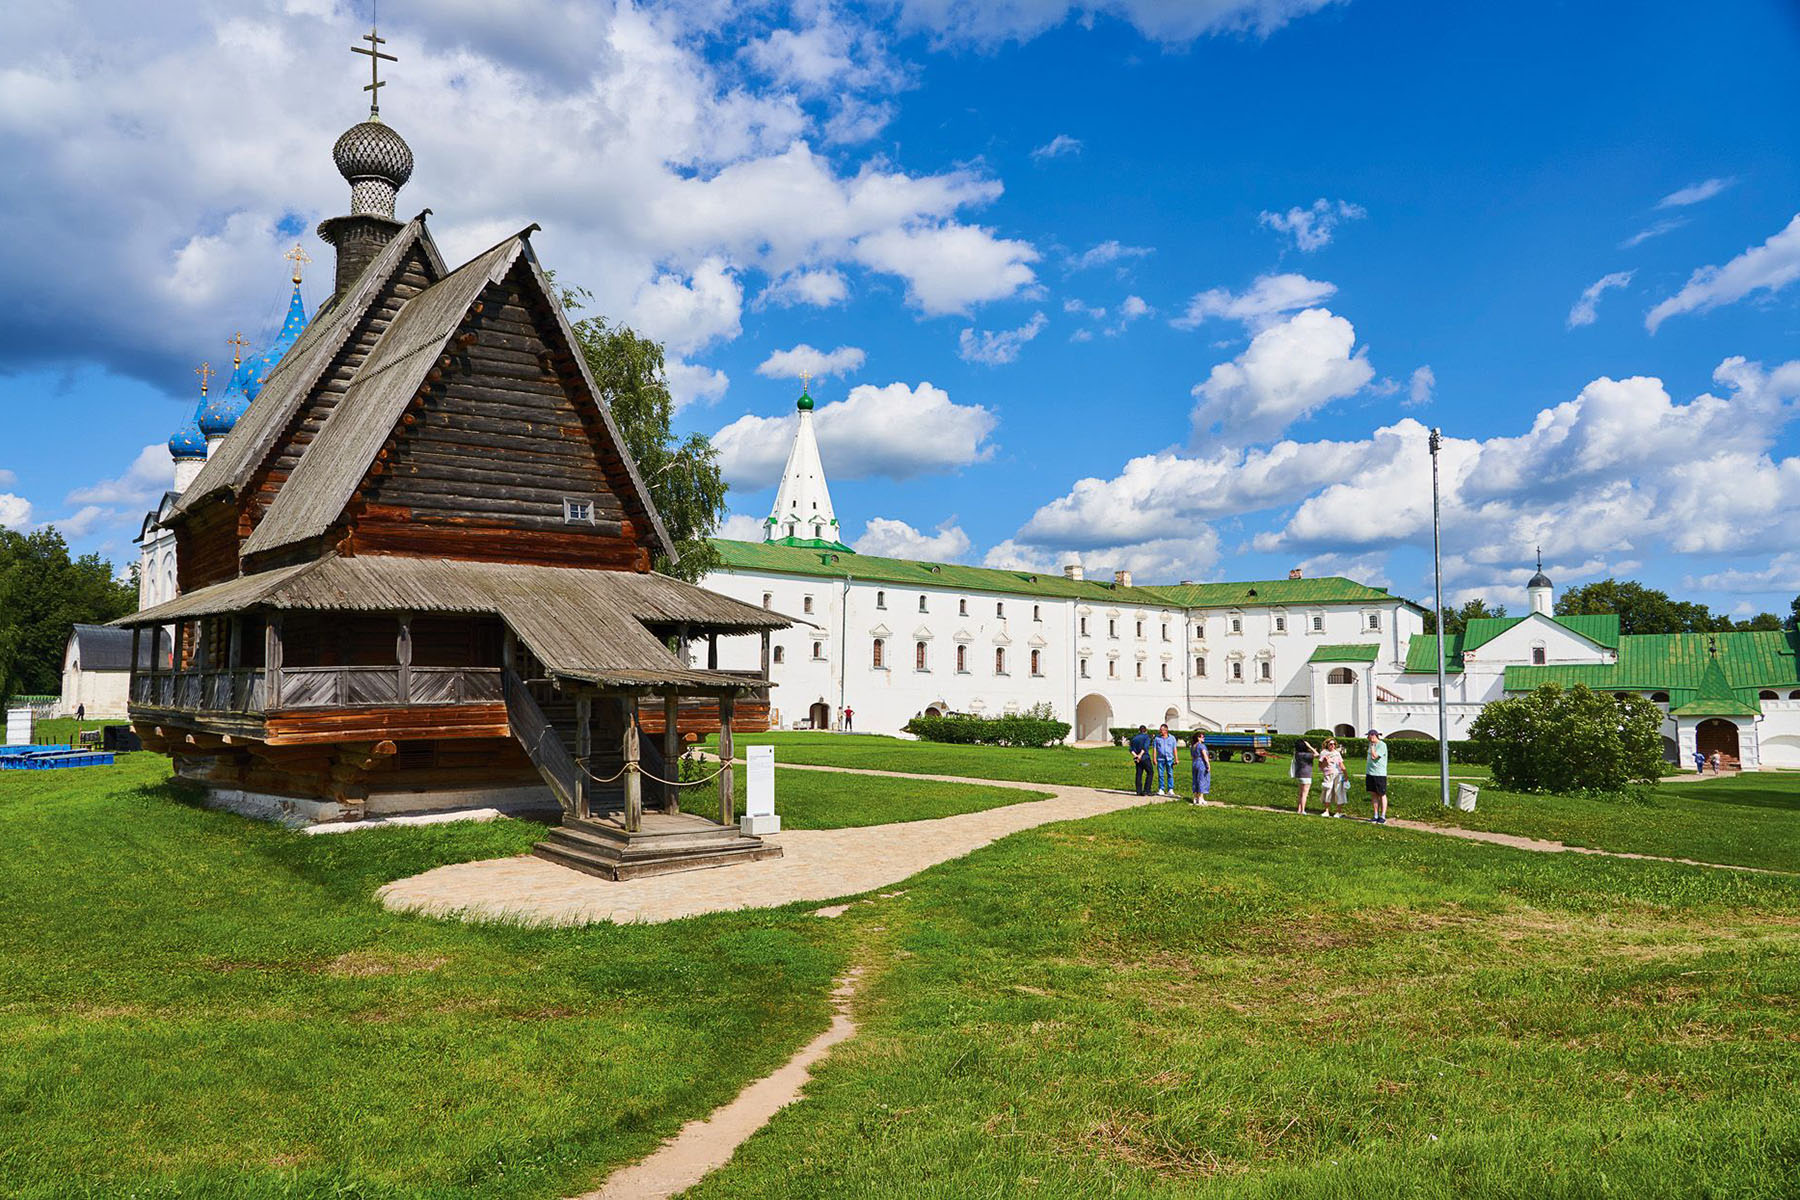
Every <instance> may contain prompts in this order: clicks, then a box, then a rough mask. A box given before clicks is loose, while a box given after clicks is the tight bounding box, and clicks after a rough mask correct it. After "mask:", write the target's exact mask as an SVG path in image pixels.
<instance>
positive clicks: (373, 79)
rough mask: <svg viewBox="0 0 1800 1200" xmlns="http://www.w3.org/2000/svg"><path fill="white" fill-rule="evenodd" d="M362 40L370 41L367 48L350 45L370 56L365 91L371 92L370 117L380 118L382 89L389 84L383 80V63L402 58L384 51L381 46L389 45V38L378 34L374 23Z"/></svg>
mask: <svg viewBox="0 0 1800 1200" xmlns="http://www.w3.org/2000/svg"><path fill="white" fill-rule="evenodd" d="M362 40H363V41H365V42H367V43H369V47H368V49H366V50H365V49H363V48H362V47H361V46H352V47H350V53H352V54H366V55H368V56H369V82H367V83H365V84H363V91H365V92H367V93H369V118H370V119H371V120H380V119H381V89H382V88H384V87H386V86H387V84H385V83H383V82H382V81H381V64H382V63H383V62H384V61H385V62H399V61H400V60H399V59H397V58H395V57H394V56H393V55H392V54H384V53H382V50H381V48H382V47H383V46H385V45H387V39H386V38H384V37H380V36H378V35H377V34H376V32H375V26H374V24H373V23H371V24H370V25H369V32H367V33H365V34H363V36H362Z"/></svg>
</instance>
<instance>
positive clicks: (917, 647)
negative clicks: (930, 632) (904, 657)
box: [913, 642, 929, 671]
mask: <svg viewBox="0 0 1800 1200" xmlns="http://www.w3.org/2000/svg"><path fill="white" fill-rule="evenodd" d="M928 669H929V668H928V667H927V666H926V665H925V643H924V642H914V643H913V670H915V671H924V670H928Z"/></svg>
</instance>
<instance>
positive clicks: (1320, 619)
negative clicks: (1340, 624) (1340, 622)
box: [1312, 613, 1325, 633]
mask: <svg viewBox="0 0 1800 1200" xmlns="http://www.w3.org/2000/svg"><path fill="white" fill-rule="evenodd" d="M1312 631H1313V632H1314V633H1324V632H1325V614H1324V613H1314V614H1313V615H1312Z"/></svg>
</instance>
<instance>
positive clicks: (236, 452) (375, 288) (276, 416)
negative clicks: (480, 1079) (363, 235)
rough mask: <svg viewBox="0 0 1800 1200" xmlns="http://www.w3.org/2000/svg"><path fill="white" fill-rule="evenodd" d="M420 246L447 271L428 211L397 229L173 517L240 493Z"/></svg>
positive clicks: (277, 373)
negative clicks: (208, 501)
mask: <svg viewBox="0 0 1800 1200" xmlns="http://www.w3.org/2000/svg"><path fill="white" fill-rule="evenodd" d="M415 251H418V252H422V253H423V254H424V256H425V258H426V261H427V262H428V263H429V264H430V266H431V268H432V273H433V274H435V275H438V276H442V275H443V274H444V273H445V270H446V268H445V266H444V259H443V256H442V255H441V254H439V253H438V248H437V245H436V243H434V242H433V241H432V240H431V234H430V233H429V232H427V230H426V228H425V216H424V214H423V213H421V214H420V215H419V216H417V217H414V218H413V219H412V220H411V221H409V222H407V224H406V226H405V228H403V229H401V231H400V232H399V233H397V234H395V235H394V238H393V240H392V241H390V242H389V243H388V244H387V245H386V246H385V247H383V248H382V251H381V253H380V254H378V255H376V256H375V258H374V259H373V260H371V261H370V263H369V265H368V267H366V268H365V269H364V270H363V273H362V275H360V276H359V277H358V278H357V280H356V282H355V283H354V284H353V285H351V287H349V288H348V289H346V290H345V291H344V292H343V293H341V294H339V295H337V296H334V297H332V298H331V300H329V301H327V302H326V304H325V305H324V307H322V308H321V309H319V311H318V312H317V313H315V314H314V315H313V319H312V321H311V322H309V323H308V324H307V326H306V331H305V332H304V333H302V334H301V335H300V337H299V338H298V339H297V340H296V341H295V342H294V345H293V347H292V348H291V349H289V350H288V352H287V354H285V355H284V356H283V357H282V359H281V361H280V362H279V363H277V364H276V366H275V369H274V370H272V371H271V372H269V375H268V377H267V378H266V379H265V380H264V381H263V384H262V390H261V391H259V392H258V393H257V395H256V399H255V400H254V401H252V402H251V404H250V407H249V408H248V409H247V410H246V411H245V412H244V415H243V416H242V417H240V418H239V419H238V422H237V424H236V425H235V426H234V427H233V428H232V431H231V433H230V435H229V436H228V437H226V438H225V440H224V441H223V442H222V443H221V444H220V446H219V448H218V449H217V450H216V451H215V452H214V453H213V456H212V457H211V458H209V459H207V461H206V465H205V466H204V467H202V468H201V469H200V474H199V475H198V476H196V477H195V479H194V482H193V483H192V484H190V485H189V487H188V489H187V491H185V492H183V493H182V494H181V498H180V499H179V500H177V501H176V502H175V506H174V511H173V512H172V513H171V516H170V519H171V520H179V519H180V518H181V517H182V516H183V515H185V513H186V512H187V511H188V510H190V509H191V508H193V507H194V506H195V505H196V504H198V503H199V502H200V501H202V500H204V499H206V498H208V497H210V496H214V495H219V494H226V495H229V496H231V497H236V495H237V494H238V493H239V492H240V491H241V490H242V489H243V487H244V486H245V484H247V483H248V482H249V481H250V478H251V476H252V475H253V474H254V473H255V472H256V469H257V468H258V467H260V466H261V465H262V464H263V461H264V460H265V459H266V458H267V457H268V455H269V454H270V452H271V451H273V450H274V449H275V446H276V443H277V441H278V440H279V439H280V438H281V435H282V431H283V430H285V429H286V428H287V426H288V424H289V422H290V421H292V420H293V418H294V414H295V413H296V412H298V411H299V409H300V407H301V405H303V404H304V403H305V402H306V399H307V397H308V396H310V395H311V394H312V392H313V390H314V389H315V388H316V387H317V386H318V384H319V381H320V378H321V377H322V376H323V375H324V373H325V370H326V368H327V367H329V366H330V365H331V362H332V360H333V359H334V358H335V357H337V354H338V352H339V350H341V349H342V348H343V346H344V343H345V342H346V341H347V340H349V338H350V336H351V334H352V333H353V332H354V331H355V329H356V327H357V325H358V324H359V323H360V322H361V321H362V320H363V318H364V316H366V315H367V313H368V310H369V307H370V306H371V305H373V304H374V303H375V302H376V300H377V299H378V298H379V297H380V295H381V293H382V291H383V289H384V288H385V287H386V286H387V284H388V282H389V280H390V279H391V278H392V277H393V275H394V273H395V272H396V271H397V270H399V268H400V266H401V264H403V263H404V262H405V261H406V260H407V257H408V255H410V254H412V253H414V252H415Z"/></svg>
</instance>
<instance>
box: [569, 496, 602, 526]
mask: <svg viewBox="0 0 1800 1200" xmlns="http://www.w3.org/2000/svg"><path fill="white" fill-rule="evenodd" d="M593 523H594V502H593V501H592V500H570V499H564V500H563V524H565V525H592V524H593Z"/></svg>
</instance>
